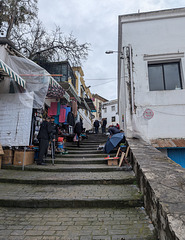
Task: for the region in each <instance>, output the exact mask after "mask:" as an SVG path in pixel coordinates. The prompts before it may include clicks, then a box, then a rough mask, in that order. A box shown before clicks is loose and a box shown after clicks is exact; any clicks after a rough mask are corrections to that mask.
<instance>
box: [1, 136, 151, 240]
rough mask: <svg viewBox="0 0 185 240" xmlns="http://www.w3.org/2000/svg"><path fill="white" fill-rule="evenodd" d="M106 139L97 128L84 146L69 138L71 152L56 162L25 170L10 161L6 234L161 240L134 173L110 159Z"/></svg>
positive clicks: (4, 187)
mask: <svg viewBox="0 0 185 240" xmlns="http://www.w3.org/2000/svg"><path fill="white" fill-rule="evenodd" d="M105 142H106V136H105V135H100V134H99V135H95V134H92V135H89V138H88V139H86V140H83V142H82V143H81V145H80V147H79V148H78V147H77V146H76V144H75V143H66V146H67V149H68V154H65V155H64V154H63V155H57V156H56V159H55V165H52V164H51V159H50V158H48V159H47V160H46V163H47V165H46V166H37V165H36V164H34V165H29V166H26V167H25V171H21V167H19V166H17V167H15V166H4V167H3V168H4V169H2V170H1V171H0V192H1V194H0V215H1V216H2V217H1V218H0V240H1V239H24V240H25V239H49V240H50V239H51V240H52V239H64V240H69V239H71V240H75V239H78V240H83V239H84V240H88V239H97V240H100V239H101V240H105V239H106V240H114V239H117V240H124V239H125V240H131V239H136V240H141V239H142V240H145V239H146V240H149V239H150V240H154V239H155V240H156V237H155V234H154V229H153V226H152V224H151V222H150V219H149V218H148V217H147V215H146V213H145V211H144V208H143V207H142V206H143V196H142V195H141V193H140V192H139V189H138V187H137V185H136V179H135V176H134V173H133V172H132V171H127V170H128V168H127V167H126V166H123V167H118V166H108V165H107V162H106V160H105V159H104V157H105V156H107V155H106V154H105V153H103V152H102V151H99V150H97V147H98V146H99V144H102V143H105ZM114 155H115V154H114ZM29 218H30V219H31V220H30V219H29ZM33 220H34V221H33ZM46 220H47V221H46Z"/></svg>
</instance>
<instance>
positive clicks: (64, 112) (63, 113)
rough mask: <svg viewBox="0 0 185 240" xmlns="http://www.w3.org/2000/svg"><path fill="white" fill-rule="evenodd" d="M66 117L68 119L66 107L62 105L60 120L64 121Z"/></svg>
mask: <svg viewBox="0 0 185 240" xmlns="http://www.w3.org/2000/svg"><path fill="white" fill-rule="evenodd" d="M65 119H66V109H65V108H64V107H63V106H61V107H60V115H59V122H60V123H64V122H65Z"/></svg>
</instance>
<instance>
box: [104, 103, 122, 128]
mask: <svg viewBox="0 0 185 240" xmlns="http://www.w3.org/2000/svg"><path fill="white" fill-rule="evenodd" d="M113 106H114V107H115V110H114V111H113V110H112V107H113ZM105 109H106V110H105ZM112 117H115V121H114V122H113V121H112ZM102 118H106V119H107V127H108V126H110V125H116V123H119V116H118V101H117V100H112V101H108V102H105V103H103V109H102Z"/></svg>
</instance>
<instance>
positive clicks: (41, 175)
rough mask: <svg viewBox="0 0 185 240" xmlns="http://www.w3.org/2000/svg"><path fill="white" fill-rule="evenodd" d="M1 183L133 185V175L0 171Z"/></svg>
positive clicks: (131, 173)
mask: <svg viewBox="0 0 185 240" xmlns="http://www.w3.org/2000/svg"><path fill="white" fill-rule="evenodd" d="M0 182H1V183H21V184H40V185H41V184H43V185H47V184H48V185H51V184H56V185H78V184H84V185H85V184H105V185H108V184H133V183H135V182H136V178H135V175H134V173H133V172H132V171H130V172H128V171H127V172H102V173H99V172H87V173H83V172H79V173H78V174H76V173H72V172H67V173H66V172H63V173H54V172H38V171H18V170H12V171H11V172H10V171H9V170H3V169H2V170H1V173H0Z"/></svg>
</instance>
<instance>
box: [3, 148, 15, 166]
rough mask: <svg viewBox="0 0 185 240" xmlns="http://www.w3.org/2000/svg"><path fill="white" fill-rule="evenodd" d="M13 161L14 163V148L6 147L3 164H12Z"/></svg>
mask: <svg viewBox="0 0 185 240" xmlns="http://www.w3.org/2000/svg"><path fill="white" fill-rule="evenodd" d="M12 163H13V150H12V149H4V155H3V159H2V165H12Z"/></svg>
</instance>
